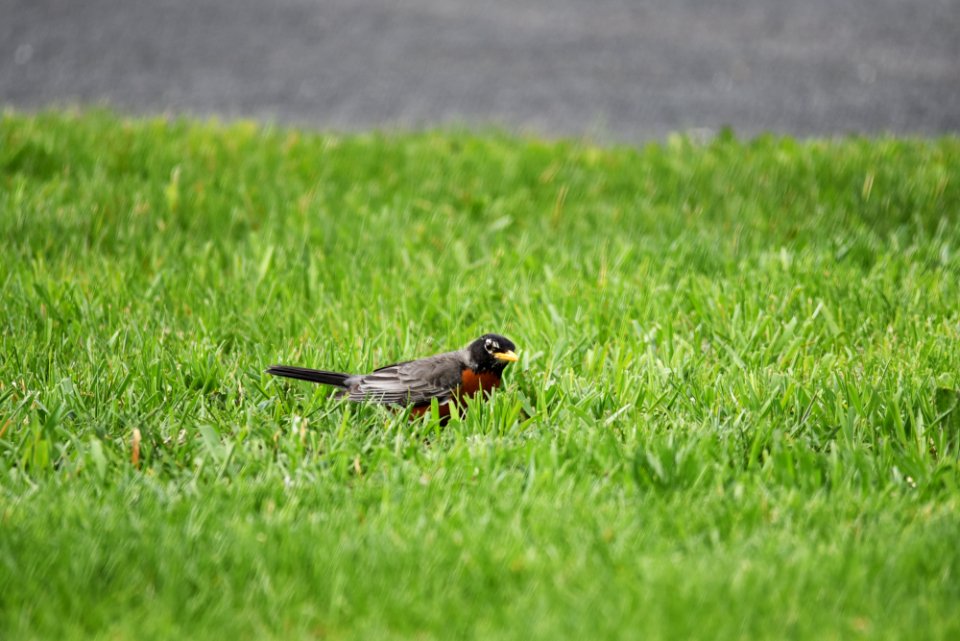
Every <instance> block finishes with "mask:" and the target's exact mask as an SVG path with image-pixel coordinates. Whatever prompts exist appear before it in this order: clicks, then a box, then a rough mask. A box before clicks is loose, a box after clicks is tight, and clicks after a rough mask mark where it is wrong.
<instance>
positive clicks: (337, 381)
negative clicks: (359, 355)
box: [267, 365, 350, 389]
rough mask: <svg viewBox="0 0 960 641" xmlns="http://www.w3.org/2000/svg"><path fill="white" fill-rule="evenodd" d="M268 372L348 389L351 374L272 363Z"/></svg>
mask: <svg viewBox="0 0 960 641" xmlns="http://www.w3.org/2000/svg"><path fill="white" fill-rule="evenodd" d="M267 374H273V375H274V376H284V377H286V378H295V379H297V380H301V381H310V382H311V383H322V384H324V385H333V386H334V387H342V388H344V389H347V387H348V385H347V379H348V378H350V374H342V373H340V372H325V371H323V370H321V369H308V368H306V367H293V366H292V365H271V366H270V367H268V368H267Z"/></svg>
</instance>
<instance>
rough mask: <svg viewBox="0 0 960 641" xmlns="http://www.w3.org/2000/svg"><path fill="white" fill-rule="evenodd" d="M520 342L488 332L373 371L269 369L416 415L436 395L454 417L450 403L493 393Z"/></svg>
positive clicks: (340, 394)
mask: <svg viewBox="0 0 960 641" xmlns="http://www.w3.org/2000/svg"><path fill="white" fill-rule="evenodd" d="M516 349H517V346H516V345H514V344H513V342H512V341H511V340H510V339H508V338H506V337H504V336H501V335H499V334H484V335H483V336H481V337H480V338H478V339H476V340H475V341H473V342H472V343H470V344H469V345H467V346H466V347H464V348H463V349H460V350H456V351H453V352H444V353H443V354H435V355H433V356H428V357H426V358H421V359H417V360H412V361H404V362H401V363H395V364H393V365H386V366H384V367H381V368H379V369H375V370H374V371H372V372H370V373H369V374H347V373H344V372H331V371H326V370H320V369H309V368H306V367H296V366H292V365H271V366H270V367H268V368H267V370H266V372H267V373H268V374H272V375H274V376H282V377H285V378H294V379H298V380H301V381H310V382H311V383H320V384H322V385H330V386H332V387H336V388H338V392H337V393H336V395H337V396H338V397H339V398H345V399H348V400H351V401H356V402H361V403H362V402H366V403H376V404H380V405H390V406H395V407H410V408H411V409H410V415H411V417H412V418H415V417H417V416H422V415H423V414H425V413H426V412H428V411H429V410H430V407H431V404H432V402H433V399H437V404H438V408H439V411H440V417H441V419H443V420H444V422H445V421H446V420H447V419H449V417H450V409H451V408H450V405H451V403H453V404H456V405H457V408H458V409H462V408H464V403H465V400H466V399H467V398H468V397H474V396H477V394H479V393H481V392H482V393H483V394H484V396H486V395H489V394H490V392H491V391H493V390H494V389H496V388H497V387H499V386H500V382H501V378H502V376H503V370H504V369H506V367H507V365H509V364H510V363H514V362H516V361H517V360H519V357H518V356H517V354H516V352H515V351H514V350H516Z"/></svg>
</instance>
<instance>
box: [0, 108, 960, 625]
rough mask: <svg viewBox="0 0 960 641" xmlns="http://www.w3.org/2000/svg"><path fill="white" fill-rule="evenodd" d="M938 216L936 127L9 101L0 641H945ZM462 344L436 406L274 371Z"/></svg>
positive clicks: (949, 553)
mask: <svg viewBox="0 0 960 641" xmlns="http://www.w3.org/2000/svg"><path fill="white" fill-rule="evenodd" d="M958 218H960V141H958V140H957V139H955V138H945V139H939V140H900V139H876V140H862V139H848V140H841V141H809V142H797V141H794V140H791V139H785V138H776V137H761V138H758V139H756V140H753V141H749V142H745V141H740V140H737V139H735V138H734V137H733V136H732V135H730V134H729V133H724V134H723V135H721V136H720V137H718V138H717V139H716V140H714V141H712V142H710V143H708V144H695V143H693V142H691V141H689V140H686V139H684V138H679V137H677V138H671V139H670V140H668V141H666V142H664V143H663V144H657V145H650V146H647V147H644V148H643V149H630V148H607V149H604V148H597V147H593V146H590V145H589V144H583V143H576V142H544V141H540V140H531V139H518V138H515V137H511V136H508V135H504V134H501V133H497V132H489V133H485V134H476V133H468V132H456V131H443V132H428V133H418V134H383V133H371V134H357V135H349V136H340V135H334V134H322V135H321V134H313V133H307V132H302V131H295V130H287V129H274V128H262V127H260V126H257V125H254V124H250V123H242V122H241V123H236V124H231V125H222V124H217V123H214V122H207V123H200V122H195V121H188V120H176V121H168V120H135V121H131V120H125V119H122V118H118V117H116V116H115V115H113V114H110V113H105V112H93V113H85V114H80V115H78V114H71V113H62V112H60V113H44V114H37V115H21V114H15V113H8V114H6V115H4V116H3V119H2V123H0V250H2V259H0V283H2V287H3V303H4V305H3V308H2V311H0V327H2V333H0V533H2V535H0V637H3V638H10V639H21V638H22V639H30V638H58V639H63V638H90V637H97V638H121V639H125V638H170V637H171V636H172V635H182V636H187V637H193V638H226V637H233V638H239V639H247V638H251V639H252V638H284V639H286V638H337V639H339V638H405V637H410V636H418V637H422V638H450V637H457V638H518V639H519V638H523V639H527V638H558V637H560V638H615V637H616V638H620V637H625V636H626V637H640V638H645V637H654V638H751V639H752V638H785V637H789V638H816V639H824V638H851V637H854V638H856V637H862V638H891V639H894V638H904V637H910V638H932V639H949V638H956V637H957V636H958V634H960V615H958V614H957V608H956V604H957V603H958V602H960V552H958V551H957V545H956V542H957V541H958V540H960V512H958V509H960V500H958V497H960V493H958V480H960V474H958V471H960V410H958V404H960V380H958V371H960V340H958V338H960V312H958V309H960V305H958V300H960V297H958V295H960V258H958V256H957V250H958V246H960V231H958V228H957V222H958ZM485 331H498V332H501V333H504V334H506V335H507V336H509V337H510V338H512V339H513V340H514V341H515V342H516V343H517V344H518V345H519V346H520V348H521V350H522V352H521V357H522V360H521V362H520V363H518V364H516V365H515V366H511V368H510V370H509V373H508V380H507V383H506V385H505V387H504V389H503V390H502V391H501V392H500V393H498V394H497V395H496V396H495V398H494V399H493V401H492V402H491V403H488V404H486V405H482V406H476V407H473V408H471V410H470V411H469V412H468V414H467V415H466V417H465V418H464V419H463V420H462V421H453V422H451V423H450V424H449V425H448V426H446V427H444V428H441V427H440V426H439V425H437V424H436V423H435V422H432V421H430V420H429V419H427V420H425V421H423V422H417V423H413V424H408V422H407V420H406V419H405V417H404V416H402V415H400V416H398V415H394V414H391V413H388V412H386V411H383V410H380V409H377V408H371V407H357V406H347V405H343V404H340V403H338V402H335V401H333V400H331V398H330V397H329V393H328V391H326V390H324V389H322V388H314V387H311V386H309V385H306V384H300V383H289V382H283V381H278V380H274V379H270V378H269V377H266V376H264V375H263V374H262V371H263V368H264V367H265V366H266V365H267V364H269V363H272V362H290V363H297V364H304V365H313V366H318V367H319V366H322V367H328V368H332V369H343V370H355V371H363V370H365V369H369V368H372V367H375V366H377V365H381V364H384V363H387V362H392V361H395V360H399V359H403V358H409V357H413V356H419V355H426V354H429V353H432V352H435V351H440V350H446V349H453V348H456V347H459V346H461V345H463V344H465V343H466V342H468V341H469V340H471V339H472V338H474V337H476V336H477V335H479V334H481V333H483V332H485ZM135 433H136V434H138V435H139V436H137V437H135V436H134V434H135ZM135 438H136V439H139V445H138V460H137V462H136V464H134V462H133V449H134V446H133V441H134V440H135Z"/></svg>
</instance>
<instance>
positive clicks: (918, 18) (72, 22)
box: [0, 0, 960, 141]
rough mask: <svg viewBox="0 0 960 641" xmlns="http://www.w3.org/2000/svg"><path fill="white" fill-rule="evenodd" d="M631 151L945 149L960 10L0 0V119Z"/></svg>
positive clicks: (708, 0)
mask: <svg viewBox="0 0 960 641" xmlns="http://www.w3.org/2000/svg"><path fill="white" fill-rule="evenodd" d="M104 103H106V104H110V105H113V106H114V107H116V108H119V109H121V110H123V111H126V112H132V113H167V112H175V113H190V114H197V115H207V114H219V115H222V116H224V117H227V118H232V117H252V118H257V119H262V120H269V121H279V122H285V123H297V124H306V125H310V126H314V127H318V128H323V129H330V128H333V129H358V128H367V127H392V126H402V127H422V126H433V125H437V124H444V123H464V124H471V125H473V124H479V125H487V124H494V125H500V126H506V127H508V128H509V129H512V130H517V131H523V132H534V133H540V134H546V135H551V136H553V135H563V136H570V135H574V136H576V135H582V134H587V135H590V136H592V137H594V138H598V139H600V140H620V141H637V140H644V139H650V138H657V137H661V136H663V135H664V134H665V133H667V132H669V131H674V130H690V129H697V130H704V131H705V132H709V131H712V130H715V129H716V128H718V127H721V126H723V125H731V126H732V127H733V128H734V129H735V130H736V131H737V132H738V133H740V134H745V135H751V134H755V133H758V132H761V131H765V130H772V131H776V132H783V133H792V134H799V135H833V134H846V133H879V132H896V133H903V134H937V133H943V132H953V133H956V132H960V0H848V1H841V0H661V1H659V2H655V1H652V0H640V1H633V2H631V1H628V0H579V1H575V0H512V1H511V0H472V1H471V0H407V1H403V2H401V1H390V0H329V1H320V0H272V1H271V0H0V104H2V105H6V106H13V107H16V108H20V109H34V108H38V107H45V106H49V105H64V104H82V105H87V104H104Z"/></svg>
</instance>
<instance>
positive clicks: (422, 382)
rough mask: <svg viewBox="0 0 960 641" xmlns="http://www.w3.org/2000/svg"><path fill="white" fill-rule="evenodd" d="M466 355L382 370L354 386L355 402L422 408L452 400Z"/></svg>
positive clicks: (451, 354)
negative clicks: (435, 402) (434, 401)
mask: <svg viewBox="0 0 960 641" xmlns="http://www.w3.org/2000/svg"><path fill="white" fill-rule="evenodd" d="M465 366H466V365H465V361H464V355H463V353H462V352H447V353H446V354H437V355H436V356H431V357H430V358H424V359H422V360H418V361H408V362H406V363H398V364H396V365H389V366H387V367H381V368H380V369H378V370H376V371H375V372H372V373H370V374H367V375H366V376H363V377H361V378H360V380H359V381H358V382H357V383H356V384H354V385H351V386H350V392H349V398H350V400H352V401H366V402H371V403H383V404H387V405H422V404H425V403H429V402H430V401H431V399H434V398H436V399H437V400H438V401H439V402H441V403H443V402H446V401H448V400H450V396H451V395H452V393H453V390H454V389H455V388H456V387H457V386H458V385H460V374H461V371H462V370H463V368H464V367H465Z"/></svg>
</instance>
